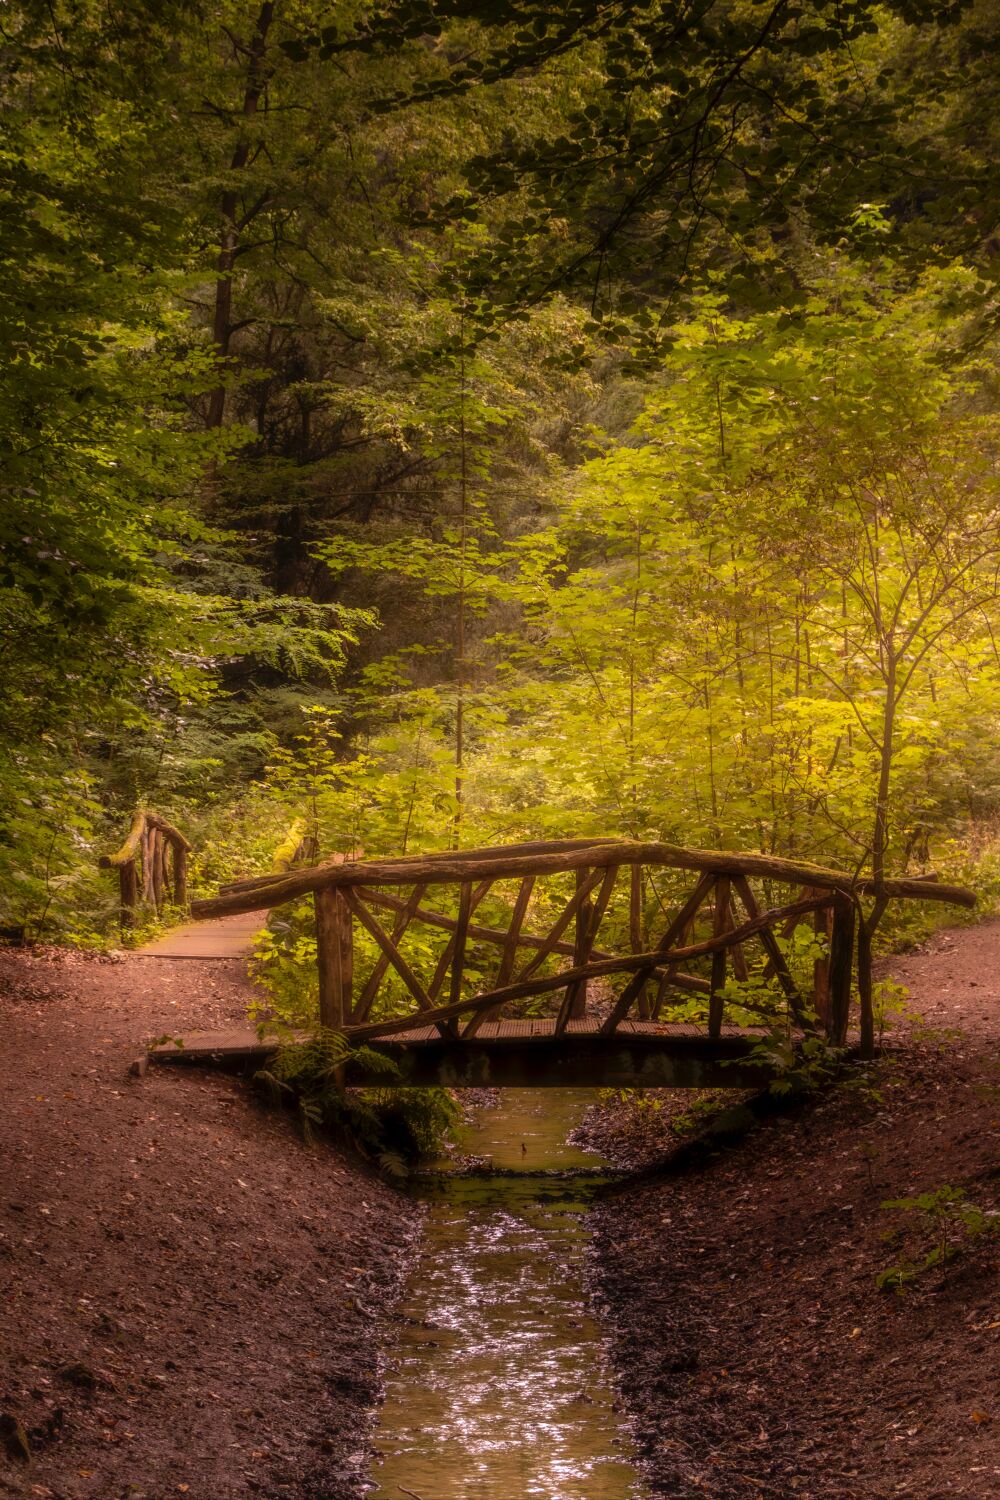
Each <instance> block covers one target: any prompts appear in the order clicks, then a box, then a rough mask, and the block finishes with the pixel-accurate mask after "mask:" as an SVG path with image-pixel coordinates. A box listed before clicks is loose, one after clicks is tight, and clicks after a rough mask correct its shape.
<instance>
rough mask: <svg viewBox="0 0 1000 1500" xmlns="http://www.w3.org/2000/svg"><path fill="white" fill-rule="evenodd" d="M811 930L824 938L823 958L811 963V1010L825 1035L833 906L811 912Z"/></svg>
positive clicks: (815, 892) (817, 893) (828, 1018)
mask: <svg viewBox="0 0 1000 1500" xmlns="http://www.w3.org/2000/svg"><path fill="white" fill-rule="evenodd" d="M810 894H811V895H814V896H821V895H822V894H823V892H822V891H818V890H816V889H815V888H814V889H813V890H812V891H811V892H810ZM813 931H814V932H815V933H816V936H817V937H823V938H826V954H825V956H824V957H823V958H817V959H816V960H815V962H814V963H813V1010H814V1011H815V1012H816V1018H817V1020H818V1022H819V1025H820V1026H821V1027H822V1028H823V1030H824V1032H825V1033H826V1035H827V1036H829V1035H830V1028H831V1020H832V1017H831V1011H830V941H831V936H832V932H833V908H832V907H830V906H823V907H821V908H820V910H819V911H817V912H814V913H813Z"/></svg>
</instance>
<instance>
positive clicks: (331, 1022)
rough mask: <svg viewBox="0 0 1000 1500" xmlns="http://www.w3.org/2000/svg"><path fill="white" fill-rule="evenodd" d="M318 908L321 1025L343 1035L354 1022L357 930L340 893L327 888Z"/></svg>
mask: <svg viewBox="0 0 1000 1500" xmlns="http://www.w3.org/2000/svg"><path fill="white" fill-rule="evenodd" d="M313 902H314V905H315V907H316V965H317V968H318V970H319V1019H320V1025H322V1026H328V1027H329V1028H330V1030H331V1031H343V1029H344V1027H345V1026H346V1025H347V1023H348V1021H349V1020H350V1018H351V990H352V987H353V983H354V928H353V923H352V918H351V911H350V907H349V906H348V904H347V902H346V901H345V899H344V897H343V896H342V895H341V893H340V891H338V890H336V889H334V888H333V887H332V886H328V885H324V886H320V887H319V889H318V890H317V891H316V892H315V893H314V895H313Z"/></svg>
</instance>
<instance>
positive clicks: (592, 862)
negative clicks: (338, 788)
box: [191, 839, 976, 918]
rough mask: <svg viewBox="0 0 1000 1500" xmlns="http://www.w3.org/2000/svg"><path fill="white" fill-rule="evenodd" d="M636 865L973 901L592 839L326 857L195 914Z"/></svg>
mask: <svg viewBox="0 0 1000 1500" xmlns="http://www.w3.org/2000/svg"><path fill="white" fill-rule="evenodd" d="M631 864H639V865H647V866H648V865H653V866H659V867H660V868H663V869H674V870H693V871H697V872H699V873H708V874H717V875H734V874H739V875H743V876H747V875H751V876H756V877H758V878H763V879H771V880H778V881H784V882H786V883H787V884H790V885H800V886H814V887H816V888H817V889H819V890H828V891H837V892H841V893H842V894H844V895H848V896H853V895H868V894H873V893H875V892H876V891H878V893H880V894H882V895H885V896H888V897H915V898H917V899H918V900H921V901H945V902H949V903H951V904H953V905H956V906H966V907H973V906H975V904H976V896H975V892H974V891H970V890H968V889H967V888H966V887H965V886H957V885H948V884H944V883H942V882H939V881H930V880H921V879H917V878H913V877H895V878H890V879H887V880H884V881H882V882H881V884H877V883H876V882H875V881H874V880H872V879H870V878H869V877H865V876H862V877H858V876H855V875H851V874H849V873H847V872H845V871H843V870H831V869H827V868H826V867H824V866H823V865H814V864H809V863H807V862H806V861H804V860H792V859H780V858H778V857H777V856H775V855H771V854H753V853H735V852H733V853H729V852H728V851H718V850H714V849H689V848H686V847H685V846H684V845H682V844H661V843H638V842H628V841H625V840H621V841H614V840H610V839H603V840H596V839H595V840H579V841H578V840H568V841H561V842H559V843H557V844H556V845H555V846H553V845H551V844H549V845H546V844H541V845H538V844H534V845H533V844H528V845H512V846H508V847H506V848H502V847H501V848H495V849H494V848H491V849H470V850H468V851H464V852H461V853H455V852H452V851H443V852H440V853H433V854H411V855H405V856H402V857H398V858H395V859H370V860H344V859H343V856H340V858H339V862H335V861H333V860H330V861H325V862H324V863H322V864H319V865H313V866H312V867H310V868H308V869H304V870H296V871H295V872H294V873H293V874H288V875H284V874H277V875H273V876H267V875H265V876H260V877H258V878H257V879H255V880H252V881H237V882H235V883H233V884H232V885H229V886H226V887H225V888H224V889H223V891H222V892H221V893H220V894H219V895H218V896H214V897H209V898H208V899H206V900H202V901H196V902H194V904H193V905H192V908H191V914H192V916H194V917H197V918H206V917H222V916H231V915H235V914H236V913H238V912H247V911H259V910H261V909H262V908H263V907H267V906H278V905H280V904H282V903H283V902H285V901H295V900H297V899H298V898H299V897H301V896H305V895H309V894H310V893H312V892H314V891H317V890H321V889H323V888H324V887H330V888H334V887H337V886H358V885H412V884H413V883H414V882H416V881H425V882H427V883H431V884H438V883H441V884H459V883H461V882H462V881H465V880H482V879H484V878H486V877H491V878H493V879H501V878H508V877H511V878H513V877H517V876H522V877H523V876H527V875H554V874H561V873H564V872H566V871H569V870H585V869H595V868H598V867H603V868H607V867H608V866H610V865H631Z"/></svg>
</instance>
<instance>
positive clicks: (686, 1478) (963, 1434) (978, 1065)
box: [594, 921, 1000, 1500]
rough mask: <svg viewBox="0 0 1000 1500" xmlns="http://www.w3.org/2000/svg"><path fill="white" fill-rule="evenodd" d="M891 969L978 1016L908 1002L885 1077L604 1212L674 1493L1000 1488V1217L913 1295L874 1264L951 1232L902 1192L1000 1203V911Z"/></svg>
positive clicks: (610, 1296) (613, 1281) (615, 1294)
mask: <svg viewBox="0 0 1000 1500" xmlns="http://www.w3.org/2000/svg"><path fill="white" fill-rule="evenodd" d="M889 970H890V972H891V974H892V976H893V977H894V978H895V979H896V980H897V981H899V982H902V983H905V984H906V985H907V986H908V987H909V989H910V991H911V995H910V1002H909V1003H910V1005H911V1006H912V1007H914V1008H915V1009H916V1010H917V1011H919V1012H920V1013H921V1014H922V1016H923V1017H924V1020H925V1021H926V1023H927V1024H928V1025H932V1026H934V1027H937V1028H942V1027H947V1028H949V1029H951V1028H954V1029H955V1031H957V1032H958V1035H957V1036H952V1038H951V1039H949V1040H943V1039H942V1038H941V1037H940V1036H937V1037H935V1036H928V1035H927V1033H926V1030H925V1029H924V1028H923V1027H921V1026H920V1025H919V1024H915V1023H913V1022H912V1021H911V1022H910V1023H908V1024H907V1026H906V1027H905V1028H904V1029H903V1030H901V1031H899V1032H897V1037H898V1039H899V1040H900V1041H901V1042H903V1043H904V1044H905V1046H904V1050H903V1052H902V1053H901V1054H900V1055H899V1056H898V1057H897V1059H896V1060H894V1061H892V1062H889V1063H887V1064H885V1065H883V1066H881V1067H880V1069H879V1070H878V1075H877V1076H876V1078H875V1079H874V1080H873V1085H874V1087H873V1089H872V1090H858V1089H853V1090H843V1089H840V1090H836V1091H834V1092H833V1093H832V1094H830V1095H828V1096H827V1097H826V1098H825V1099H823V1100H822V1101H821V1102H820V1103H818V1104H813V1105H811V1106H809V1107H807V1108H803V1109H800V1110H799V1111H798V1112H797V1113H796V1114H794V1115H793V1116H791V1117H788V1118H775V1119H772V1120H770V1121H769V1122H767V1123H764V1124H762V1125H758V1126H757V1127H756V1128H755V1129H753V1130H752V1131H751V1132H750V1133H749V1134H748V1135H747V1136H746V1138H745V1139H744V1140H743V1141H742V1143H740V1144H739V1145H736V1146H734V1147H732V1148H730V1149H729V1150H726V1151H722V1152H719V1153H717V1154H715V1155H714V1156H712V1157H710V1158H709V1160H708V1161H707V1163H703V1164H702V1165H700V1166H698V1167H697V1168H696V1169H691V1170H688V1171H686V1172H684V1173H683V1174H682V1175H680V1176H679V1177H676V1178H674V1179H673V1180H666V1179H665V1180H662V1181H659V1182H657V1183H655V1184H647V1185H645V1186H642V1187H637V1188H634V1189H632V1190H631V1191H629V1192H627V1193H626V1194H625V1195H623V1196H622V1197H621V1198H619V1199H617V1200H614V1201H612V1202H609V1203H608V1204H607V1205H605V1206H604V1207H602V1208H601V1209H600V1210H599V1211H598V1213H597V1216H596V1217H597V1241H596V1250H595V1260H594V1279H595V1285H596V1288H597V1293H598V1297H599V1299H600V1300H601V1301H602V1302H603V1303H604V1306H605V1309H606V1312H607V1316H608V1318H609V1320H610V1322H611V1325H612V1328H613V1345H614V1355H615V1360H616V1364H617V1366H618V1370H619V1373H620V1379H621V1383H622V1388H623V1391H624V1393H625V1395H626V1398H627V1400H628V1403H629V1406H630V1408H631V1410H632V1412H633V1413H634V1416H635V1419H636V1422H637V1428H638V1437H639V1441H640V1444H641V1449H642V1451H643V1453H644V1455H645V1458H646V1461H647V1463H648V1465H649V1474H650V1478H651V1487H652V1492H653V1494H654V1495H669V1496H672V1497H695V1496H699V1497H701V1496H716V1497H726V1500H729V1497H732V1500H736V1497H751V1496H781V1497H787V1496H792V1495H795V1496H803V1497H809V1496H817V1497H818V1496H824V1497H826V1496H837V1497H844V1500H850V1497H886V1500H888V1497H893V1496H901V1495H902V1496H911V1497H916V1500H935V1497H939V1496H940V1497H945V1496H969V1497H973V1496H974V1497H980V1500H986V1497H995V1496H997V1495H998V1494H1000V1274H998V1270H1000V1266H998V1263H1000V1234H995V1235H990V1234H984V1235H980V1236H978V1237H977V1238H975V1239H969V1240H968V1241H967V1242H966V1243H965V1244H964V1245H963V1247H962V1249H961V1252H960V1253H959V1254H958V1255H957V1256H955V1258H954V1259H952V1260H951V1261H950V1262H949V1264H948V1265H947V1267H946V1268H945V1271H944V1272H943V1273H942V1272H940V1271H937V1270H931V1271H928V1272H925V1273H924V1274H922V1275H921V1276H920V1277H918V1278H917V1279H916V1280H915V1281H914V1282H913V1283H911V1286H910V1289H909V1290H908V1291H907V1292H906V1294H905V1295H903V1296H900V1295H899V1294H898V1293H895V1292H892V1291H880V1290H878V1288H877V1287H876V1283H875V1278H876V1274H877V1273H878V1272H879V1271H880V1270H883V1269H885V1268H887V1267H890V1266H892V1265H893V1264H899V1263H901V1261H902V1258H903V1256H904V1255H909V1256H910V1258H912V1259H915V1258H922V1257H923V1255H924V1254H926V1253H927V1251H928V1250H930V1249H932V1248H933V1247H934V1245H935V1244H936V1243H937V1239H938V1236H937V1235H936V1234H935V1231H934V1228H933V1226H932V1225H931V1224H930V1222H929V1220H928V1219H927V1217H926V1216H925V1215H921V1214H919V1213H917V1212H914V1211H910V1212H891V1211H887V1210H885V1209H883V1208H882V1207H881V1206H880V1205H881V1204H882V1203H883V1201H884V1200H886V1199H890V1198H899V1197H912V1196H914V1195H916V1194H920V1193H924V1192H927V1191H930V1190H936V1189H938V1188H940V1187H942V1186H943V1185H946V1184H950V1185H954V1186H958V1187H960V1188H962V1189H964V1191H965V1192H966V1194H967V1201H968V1202H970V1203H974V1204H976V1205H977V1207H979V1208H981V1209H982V1210H984V1211H985V1212H987V1213H990V1212H994V1213H995V1212H996V1211H997V1210H1000V1068H998V1056H1000V1052H998V1047H997V1039H998V1038H1000V922H996V921H992V922H989V923H985V924H983V925H982V926H980V927H975V928H965V929H958V930H955V931H953V932H949V933H944V934H940V935H939V936H937V937H936V938H935V939H934V941H933V942H932V943H930V944H929V945H928V946H927V948H926V950H925V951H922V952H918V953H915V954H913V955H910V956H907V957H904V958H899V959H897V960H895V961H893V963H892V964H891V965H890V966H889ZM662 1139H663V1137H662V1134H661V1142H662ZM893 1229H897V1230H901V1231H902V1236H901V1238H899V1239H898V1240H897V1241H895V1242H893V1243H889V1242H887V1241H886V1240H885V1238H884V1236H885V1234H886V1232H887V1231H892V1230H893ZM952 1233H953V1234H954V1233H955V1231H952Z"/></svg>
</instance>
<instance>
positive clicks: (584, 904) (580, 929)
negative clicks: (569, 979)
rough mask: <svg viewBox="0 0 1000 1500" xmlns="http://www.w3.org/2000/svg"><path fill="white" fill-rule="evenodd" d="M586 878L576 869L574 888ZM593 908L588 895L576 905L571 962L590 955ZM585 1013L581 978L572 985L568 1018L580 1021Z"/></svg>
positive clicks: (583, 961)
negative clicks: (574, 937) (574, 934)
mask: <svg viewBox="0 0 1000 1500" xmlns="http://www.w3.org/2000/svg"><path fill="white" fill-rule="evenodd" d="M586 879H587V872H586V871H585V870H577V872H576V888H577V890H579V889H580V887H581V886H582V885H583V884H584V883H585V882H586ZM593 910H594V903H593V901H591V900H590V898H589V897H588V898H587V899H586V900H585V901H581V902H580V905H579V906H578V907H577V912H576V943H575V952H574V955H573V963H574V965H577V964H585V963H586V962H587V959H588V958H589V956H590V942H589V933H590V919H591V916H592V914H593ZM586 1014H587V981H586V980H585V979H584V980H581V981H580V982H579V983H578V984H575V985H574V986H573V994H572V995H571V997H570V1002H569V1018H570V1020H572V1021H581V1020H583V1018H584V1016H585V1015H586Z"/></svg>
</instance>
